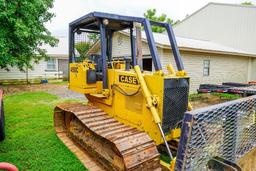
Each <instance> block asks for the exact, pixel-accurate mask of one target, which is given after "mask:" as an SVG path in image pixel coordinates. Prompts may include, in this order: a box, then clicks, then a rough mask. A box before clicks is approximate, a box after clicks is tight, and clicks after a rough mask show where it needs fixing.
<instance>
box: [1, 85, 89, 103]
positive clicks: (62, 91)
mask: <svg viewBox="0 0 256 171" xmlns="http://www.w3.org/2000/svg"><path fill="white" fill-rule="evenodd" d="M0 88H1V89H3V90H4V95H9V94H16V93H20V92H36V91H46V92H48V93H50V94H54V95H57V96H59V97H60V98H64V99H78V100H86V98H85V96H84V95H83V94H80V93H76V92H74V91H71V90H69V89H68V87H67V85H66V84H64V85H62V84H60V85H59V84H30V85H26V84H25V85H3V86H0Z"/></svg>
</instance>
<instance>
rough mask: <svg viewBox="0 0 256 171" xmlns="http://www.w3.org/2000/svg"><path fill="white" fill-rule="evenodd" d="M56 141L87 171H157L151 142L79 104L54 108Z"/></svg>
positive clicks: (110, 118) (130, 128)
mask: <svg viewBox="0 0 256 171" xmlns="http://www.w3.org/2000/svg"><path fill="white" fill-rule="evenodd" d="M54 126H55V130H56V133H57V135H58V137H59V138H60V139H61V140H62V141H63V142H64V144H65V145H66V146H67V147H68V148H69V149H70V150H71V151H72V152H74V153H75V154H76V156H77V157H78V159H80V160H81V162H82V163H83V164H84V165H85V167H86V168H88V169H89V170H111V171H113V170H118V171H122V170H129V171H130V170H138V171H141V170H142V171H143V170H161V166H160V161H159V153H158V151H157V148H156V146H155V143H154V142H153V140H152V139H151V138H150V137H149V136H148V135H147V134H146V133H145V132H142V131H139V130H137V129H135V128H132V127H129V126H127V125H124V124H122V123H120V122H118V121H117V120H116V119H114V118H112V117H111V116H109V115H108V114H106V113H105V112H104V111H102V110H101V109H99V108H97V107H95V106H85V105H82V104H80V103H72V104H71V103H68V104H61V105H58V106H57V107H56V108H55V112H54Z"/></svg>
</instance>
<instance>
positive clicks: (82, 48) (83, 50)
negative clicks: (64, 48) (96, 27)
mask: <svg viewBox="0 0 256 171" xmlns="http://www.w3.org/2000/svg"><path fill="white" fill-rule="evenodd" d="M80 34H82V37H83V36H84V37H85V39H84V40H83V41H80V42H77V43H76V44H75V48H76V50H77V52H78V53H79V55H80V56H79V57H77V61H83V60H84V59H86V58H87V56H86V54H87V52H88V50H89V49H90V48H91V47H92V46H93V44H94V43H96V42H97V40H99V38H100V34H96V33H84V34H83V33H80Z"/></svg>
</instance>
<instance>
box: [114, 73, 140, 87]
mask: <svg viewBox="0 0 256 171" xmlns="http://www.w3.org/2000/svg"><path fill="white" fill-rule="evenodd" d="M119 82H121V83H127V84H134V85H138V84H139V83H138V80H137V78H136V77H135V76H128V75H119Z"/></svg>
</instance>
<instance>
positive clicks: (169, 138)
mask: <svg viewBox="0 0 256 171" xmlns="http://www.w3.org/2000/svg"><path fill="white" fill-rule="evenodd" d="M151 26H158V27H163V28H165V29H166V32H165V34H166V35H167V36H168V38H169V42H170V49H172V52H173V56H174V61H175V66H172V65H171V64H169V65H167V66H166V70H164V69H163V68H162V65H161V63H160V57H159V54H158V52H157V47H156V43H155V41H154V37H153V33H152V30H151ZM142 28H143V29H144V32H145V34H146V39H147V42H148V49H149V52H150V57H151V58H152V63H153V69H152V71H143V70H142V66H141V56H140V55H141V54H140V53H139V52H141V51H142V49H141V40H140V39H141V38H140V37H141V35H140V34H141V31H140V29H142ZM123 30H126V33H127V34H129V35H130V36H129V37H130V39H129V41H130V44H128V45H127V46H128V47H125V48H126V49H125V50H127V49H128V51H130V53H129V54H130V55H127V56H126V57H123V58H120V57H119V58H116V57H115V56H113V55H112V54H113V51H114V49H113V48H114V46H112V44H113V42H114V41H113V35H114V34H115V33H116V32H119V31H123ZM86 33H93V34H99V35H100V36H99V40H98V42H97V43H96V44H98V45H100V53H98V54H90V55H89V56H88V57H87V58H86V59H84V60H82V61H80V62H79V61H78V60H77V59H78V58H79V57H81V54H79V52H78V49H76V48H77V46H76V44H77V43H79V42H81V40H80V39H79V36H82V35H85V34H86ZM96 44H95V46H96ZM115 47H116V46H115ZM69 57H70V58H69V62H70V64H69V88H70V89H71V90H73V91H76V92H79V93H82V94H84V95H85V96H86V98H87V99H88V102H87V103H86V104H81V103H65V104H60V105H58V106H56V108H55V112H54V126H55V130H56V133H57V135H58V137H59V138H60V139H61V140H62V141H63V142H64V144H66V146H67V147H68V148H69V149H70V150H71V151H72V152H73V153H75V154H76V156H77V157H78V158H79V159H80V160H81V162H82V163H83V164H84V165H85V167H86V168H88V169H89V170H111V171H112V170H117V171H119V170H120V171H121V170H164V169H168V170H177V171H182V170H189V171H190V170H195V171H201V170H234V171H235V170H237V171H238V170H242V169H243V170H248V171H253V170H256V169H255V166H256V162H255V160H256V159H255V158H256V157H255V155H256V152H255V146H256V123H255V119H256V114H255V109H256V97H255V96H251V97H248V98H244V99H239V100H236V101H231V102H227V103H223V104H219V105H215V106H210V107H206V108H202V109H199V110H192V111H191V109H192V107H191V105H190V104H189V101H188V96H189V76H188V75H187V73H186V71H185V70H184V66H183V62H182V58H181V55H180V52H179V49H178V47H177V43H176V40H175V36H174V33H173V30H172V27H171V25H170V24H169V23H161V22H155V21H149V20H148V19H145V18H140V17H130V16H121V15H115V14H107V13H101V12H92V13H89V14H87V15H85V16H83V17H81V18H79V19H77V20H75V21H73V22H71V23H70V25H69ZM170 58H171V56H170ZM79 59H80V58H79ZM164 71H166V72H164Z"/></svg>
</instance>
